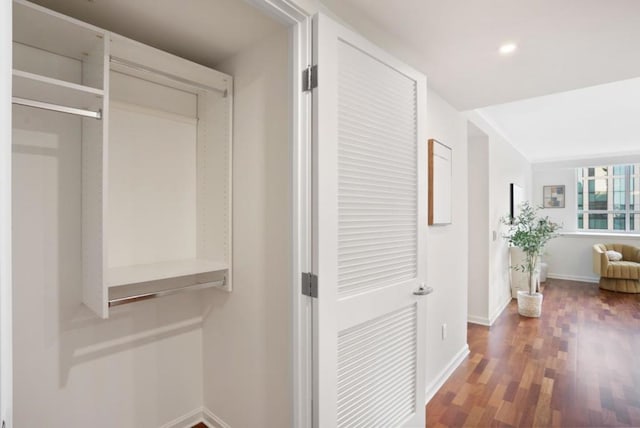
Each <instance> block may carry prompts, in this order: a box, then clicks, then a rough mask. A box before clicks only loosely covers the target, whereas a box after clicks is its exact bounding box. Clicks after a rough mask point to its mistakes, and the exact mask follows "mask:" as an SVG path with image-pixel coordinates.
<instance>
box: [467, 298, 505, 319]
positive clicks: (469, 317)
mask: <svg viewBox="0 0 640 428" xmlns="http://www.w3.org/2000/svg"><path fill="white" fill-rule="evenodd" d="M509 303H511V294H509V298H508V299H506V300H505V301H504V303H502V305H500V307H499V308H498V309H497V310H496V311H495V312H494V313H493V315H491V318H487V317H479V316H476V315H467V322H470V323H471V324H478V325H483V326H485V327H491V326H492V325H493V323H494V322H496V320H497V319H498V317H499V316H500V315H502V312H504V310H505V309H506V308H507V306H509Z"/></svg>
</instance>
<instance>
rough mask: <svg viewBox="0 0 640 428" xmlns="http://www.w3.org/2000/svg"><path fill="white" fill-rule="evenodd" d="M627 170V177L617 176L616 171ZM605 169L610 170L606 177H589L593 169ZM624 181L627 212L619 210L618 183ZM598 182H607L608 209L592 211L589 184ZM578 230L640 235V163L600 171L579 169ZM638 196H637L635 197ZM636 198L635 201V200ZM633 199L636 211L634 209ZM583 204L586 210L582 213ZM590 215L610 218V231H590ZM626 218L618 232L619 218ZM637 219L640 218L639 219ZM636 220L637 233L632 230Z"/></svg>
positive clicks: (605, 166) (577, 194) (635, 230)
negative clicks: (617, 201) (616, 185)
mask: <svg viewBox="0 0 640 428" xmlns="http://www.w3.org/2000/svg"><path fill="white" fill-rule="evenodd" d="M620 167H624V175H620V174H618V175H615V169H616V168H620ZM592 168H593V169H596V168H603V169H606V170H607V174H606V175H595V174H594V175H592V176H590V175H589V169H592ZM619 179H623V183H624V201H625V206H624V209H619V208H618V209H616V208H615V193H616V190H615V182H616V180H619ZM597 180H606V183H607V190H606V193H607V209H606V210H602V209H589V208H590V207H589V182H590V181H593V182H594V183H595V182H596V181H597ZM575 182H576V191H575V195H576V203H575V207H576V229H577V230H578V231H582V232H605V233H617V234H638V233H640V218H638V217H640V195H639V194H638V193H637V192H638V191H640V163H632V164H617V165H604V166H596V167H579V168H576V181H575ZM580 184H582V195H581V194H580V193H581V192H580ZM634 192H635V193H636V194H635V195H634ZM634 196H635V197H634ZM632 198H634V199H633V209H631V206H632V203H631V202H632ZM580 204H582V209H580ZM590 215H606V216H607V228H606V229H595V228H589V216H590ZM619 215H622V216H624V225H625V228H624V230H623V229H615V217H616V216H619ZM580 216H582V227H580ZM633 216H636V217H635V218H634V217H633ZM632 218H633V220H634V229H631V220H632Z"/></svg>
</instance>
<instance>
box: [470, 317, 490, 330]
mask: <svg viewBox="0 0 640 428" xmlns="http://www.w3.org/2000/svg"><path fill="white" fill-rule="evenodd" d="M467 322H469V323H471V324H478V325H483V326H485V327H491V323H490V322H489V318H487V317H478V316H475V315H467Z"/></svg>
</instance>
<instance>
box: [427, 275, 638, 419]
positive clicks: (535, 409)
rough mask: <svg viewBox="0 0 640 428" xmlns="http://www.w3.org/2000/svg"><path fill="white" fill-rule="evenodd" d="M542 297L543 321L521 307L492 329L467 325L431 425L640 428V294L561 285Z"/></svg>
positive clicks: (430, 410)
mask: <svg viewBox="0 0 640 428" xmlns="http://www.w3.org/2000/svg"><path fill="white" fill-rule="evenodd" d="M543 294H544V302H543V306H542V317H541V318H539V319H535V318H525V317H521V316H520V315H518V312H517V303H516V302H515V300H514V301H512V302H511V303H510V304H509V306H508V308H507V309H506V310H505V312H504V313H503V314H502V315H501V316H500V318H499V319H498V320H497V322H496V323H495V324H494V325H493V326H492V327H491V328H490V329H489V328H487V327H483V326H479V325H475V324H469V330H468V342H469V347H470V350H471V353H470V355H469V357H468V358H467V359H466V360H465V361H464V362H463V363H462V364H461V365H460V367H458V369H457V370H456V371H455V372H454V374H453V375H452V376H451V377H450V378H449V379H448V380H447V382H446V383H445V385H444V386H443V387H442V388H441V389H440V390H439V391H438V393H437V394H436V395H435V396H434V397H433V399H432V400H431V401H430V402H429V404H428V405H427V408H426V412H427V426H428V427H461V426H468V427H490V426H491V427H510V426H512V427H516V426H518V427H548V426H558V427H602V426H627V427H640V294H623V293H614V292H609V291H604V290H599V289H598V286H597V284H587V283H581V282H573V281H563V280H557V279H553V280H552V279H550V280H548V281H547V284H546V286H545V288H544V290H543Z"/></svg>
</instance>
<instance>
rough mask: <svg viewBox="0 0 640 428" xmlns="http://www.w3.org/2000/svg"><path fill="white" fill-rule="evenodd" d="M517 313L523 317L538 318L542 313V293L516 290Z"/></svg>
mask: <svg viewBox="0 0 640 428" xmlns="http://www.w3.org/2000/svg"><path fill="white" fill-rule="evenodd" d="M518 313H519V314H520V315H522V316H525V317H532V318H539V317H540V315H541V314H542V293H533V294H529V292H528V291H518Z"/></svg>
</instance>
